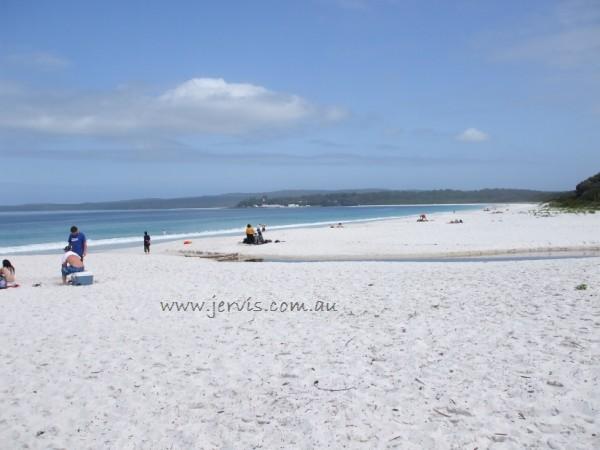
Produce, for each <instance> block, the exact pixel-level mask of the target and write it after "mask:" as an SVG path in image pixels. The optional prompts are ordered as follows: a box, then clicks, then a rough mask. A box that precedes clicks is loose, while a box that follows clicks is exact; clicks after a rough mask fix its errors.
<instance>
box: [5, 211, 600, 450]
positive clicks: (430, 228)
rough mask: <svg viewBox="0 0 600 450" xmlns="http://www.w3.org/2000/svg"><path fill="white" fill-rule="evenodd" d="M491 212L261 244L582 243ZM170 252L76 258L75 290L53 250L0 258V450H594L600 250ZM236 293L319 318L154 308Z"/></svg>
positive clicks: (539, 222)
mask: <svg viewBox="0 0 600 450" xmlns="http://www.w3.org/2000/svg"><path fill="white" fill-rule="evenodd" d="M508 208H509V211H508V212H505V213H504V214H495V215H491V214H489V213H484V212H482V211H479V212H473V213H468V214H467V213H461V214H460V216H459V215H458V214H457V216H459V217H461V218H462V219H463V220H464V221H465V223H464V224H462V225H447V224H446V223H445V222H447V219H448V218H449V216H447V215H441V214H440V215H437V216H435V217H433V218H434V219H435V221H434V222H429V223H425V224H417V223H414V218H413V219H412V220H408V219H406V220H399V221H398V220H395V221H384V222H376V223H375V222H374V223H368V224H355V225H351V226H347V227H345V228H343V229H329V228H321V229H306V230H286V231H281V232H275V231H273V232H270V233H267V236H266V237H267V238H269V239H273V238H278V237H276V234H277V236H280V237H283V240H285V241H286V242H285V243H281V244H273V245H272V248H273V249H275V248H277V250H276V251H275V250H269V251H272V252H273V253H272V254H273V255H276V256H290V257H291V256H295V255H294V252H298V253H297V255H298V256H300V257H310V256H316V257H331V258H334V257H344V256H347V255H352V256H355V257H359V256H373V255H384V256H385V255H392V256H395V255H402V254H411V255H412V254H431V253H436V254H439V253H450V252H455V251H461V252H462V251H468V252H471V251H484V250H486V251H487V250H508V249H515V248H520V249H531V248H536V247H548V246H550V245H551V246H557V247H582V246H583V247H587V248H591V247H594V246H596V245H598V240H599V239H600V235H598V230H600V227H599V225H600V215H586V216H583V215H559V216H556V217H544V218H536V217H534V216H532V215H530V214H520V213H519V211H523V207H516V206H515V207H513V206H509V207H508ZM500 221H501V222H500ZM419 227H420V228H419ZM307 236H309V237H310V238H311V239H308V240H307V241H305V242H303V243H298V242H296V238H298V237H307ZM331 236H335V237H334V238H332V237H331ZM356 236H366V237H365V240H364V242H362V241H361V242H360V243H357V242H356V240H355V238H356ZM227 239H229V240H233V241H234V243H232V244H228V243H227V242H226V241H227ZM236 239H237V238H218V239H211V240H206V242H201V241H200V240H194V244H193V246H194V247H195V248H196V249H197V250H198V251H201V250H208V249H212V250H214V251H225V250H226V249H228V248H229V247H226V246H227V245H230V246H231V248H233V249H234V250H233V251H238V250H239V247H243V246H241V245H238V244H236V243H235V240H236ZM215 243H217V244H218V245H217V244H215ZM336 243H337V244H336ZM436 243H437V244H438V245H434V244H436ZM550 243H551V244H550ZM270 245H271V244H269V245H265V246H262V247H261V246H259V247H253V248H250V249H249V250H245V251H253V252H254V251H256V252H259V251H265V252H266V251H267V250H268V247H269V246H270ZM276 245H277V246H279V247H275V246H276ZM346 245H348V246H353V245H355V246H357V248H355V249H353V252H352V253H350V250H348V249H346V248H345V246H346ZM221 246H225V247H221ZM438 247H439V248H438ZM180 248H183V246H182V245H181V243H180V242H179V243H172V244H166V245H164V246H156V247H155V248H153V253H152V254H151V255H144V254H142V253H141V248H140V249H135V250H131V249H128V250H123V251H111V252H103V253H95V254H94V253H93V254H91V255H90V256H89V258H88V260H87V266H88V268H89V269H90V270H92V271H93V272H94V274H95V276H96V283H95V284H94V285H92V286H86V287H74V286H61V285H60V284H59V283H60V273H59V267H58V265H59V257H60V255H40V256H19V257H13V258H11V260H12V261H13V263H14V265H15V266H16V268H17V275H18V281H19V282H20V283H21V287H20V288H17V289H8V290H5V291H0V308H1V309H0V312H1V314H0V343H1V345H0V448H10V449H13V448H69V449H70V448H165V449H171V448H173V449H179V448H181V449H190V448H206V449H213V448H229V449H238V448H242V449H248V448H265V449H270V448H299V449H312V448H364V449H379V448H381V449H384V448H399V449H436V448H439V449H448V448H456V449H463V448H464V449H474V448H478V449H487V448H492V449H496V448H498V449H523V448H552V449H592V448H600V426H599V421H600V415H599V410H600V386H599V384H600V298H599V294H600V258H588V259H561V260H547V261H517V262H459V263H456V262H452V263H433V262H414V263H408V262H362V261H353V262H310V263H302V262H300V263H296V262H291V263H285V262H279V263H277V262H265V263H241V262H225V263H220V262H216V261H212V260H205V259H201V258H185V257H182V256H181V255H179V254H177V252H176V250H178V249H180ZM263 248H264V249H265V250H263ZM421 250H422V251H421ZM361 251H364V253H363V254H361V253H360V252H361ZM34 283H41V286H39V287H33V286H32V285H33V284H34ZM582 283H585V284H586V285H587V289H585V290H577V289H575V288H576V286H578V285H580V284H582ZM248 298H250V302H251V303H252V304H253V303H254V302H262V303H261V305H262V306H263V307H268V306H269V305H270V303H271V302H292V301H300V302H305V305H306V306H307V307H308V308H311V307H313V306H314V304H315V302H318V301H322V302H329V303H330V304H332V303H335V307H336V311H329V312H326V311H321V312H317V311H312V312H311V311H306V312H271V311H262V312H250V311H248V310H247V308H246V307H245V308H244V309H245V310H244V311H237V310H236V308H235V307H233V310H232V311H231V312H229V313H227V312H217V313H216V316H215V317H214V318H210V317H209V316H212V315H213V312H212V310H209V311H208V312H207V311H202V312H198V311H196V312H191V311H188V312H183V311H180V312H168V311H163V310H162V308H161V302H172V301H180V302H188V301H192V302H202V301H206V302H207V307H210V306H211V305H212V302H213V301H214V302H216V303H217V305H218V302H220V301H224V302H233V301H238V302H240V303H241V302H243V301H244V300H245V299H248ZM278 304H280V303H278ZM317 381H318V383H316V384H315V382H317Z"/></svg>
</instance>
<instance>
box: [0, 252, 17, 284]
mask: <svg viewBox="0 0 600 450" xmlns="http://www.w3.org/2000/svg"><path fill="white" fill-rule="evenodd" d="M13 286H17V279H16V276H15V268H14V267H13V265H12V264H11V263H10V261H9V260H8V259H5V260H3V261H2V267H0V289H6V288H9V287H13Z"/></svg>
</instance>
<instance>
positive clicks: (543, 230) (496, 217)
mask: <svg viewBox="0 0 600 450" xmlns="http://www.w3.org/2000/svg"><path fill="white" fill-rule="evenodd" d="M534 211H536V210H535V209H534V206H532V205H505V206H498V207H497V208H493V209H491V210H490V211H487V212H486V211H483V210H476V211H463V212H457V213H456V214H454V213H439V214H434V215H432V216H431V217H430V218H429V219H430V221H428V222H417V221H416V219H417V218H416V217H406V218H402V219H391V220H381V221H373V222H362V223H348V224H343V228H330V227H329V226H322V227H317V228H304V229H284V230H272V231H271V230H270V229H267V232H266V233H265V234H264V237H265V239H270V240H272V241H276V240H279V241H281V242H279V243H274V242H273V243H271V244H266V245H259V246H257V245H245V244H242V243H241V241H242V238H243V236H241V235H240V236H236V237H235V238H232V237H231V236H227V237H215V238H209V239H193V240H192V244H191V245H183V241H177V242H174V243H169V244H161V245H160V246H157V248H159V249H161V250H163V249H167V250H169V251H182V250H183V251H186V252H219V253H239V254H241V255H247V256H253V257H262V258H267V259H268V258H271V259H277V260H280V259H300V260H302V259H304V260H307V259H308V260H312V259H317V260H337V259H363V260H364V259H394V258H426V257H429V258H435V257H447V256H481V255H497V254H499V255H502V254H511V253H529V252H546V251H564V250H576V251H582V250H595V251H599V250H600V232H599V230H600V214H579V215H575V214H557V215H553V216H551V217H544V216H542V215H540V214H539V212H537V213H536V214H533V212H534ZM457 219H462V220H463V223H462V224H449V223H448V222H450V221H451V220H457Z"/></svg>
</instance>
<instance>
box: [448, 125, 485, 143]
mask: <svg viewBox="0 0 600 450" xmlns="http://www.w3.org/2000/svg"><path fill="white" fill-rule="evenodd" d="M456 138H457V139H458V140H459V141H464V142H483V141H487V140H488V139H489V136H488V134H487V133H484V132H483V131H481V130H478V129H477V128H467V129H466V130H465V131H463V132H462V133H460V134H459V135H458V136H456Z"/></svg>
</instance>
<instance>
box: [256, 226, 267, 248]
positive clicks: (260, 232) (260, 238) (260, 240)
mask: <svg viewBox="0 0 600 450" xmlns="http://www.w3.org/2000/svg"><path fill="white" fill-rule="evenodd" d="M256 231H257V233H258V236H257V237H256V243H257V244H264V243H265V239H264V238H263V235H262V231H260V228H257V229H256Z"/></svg>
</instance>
